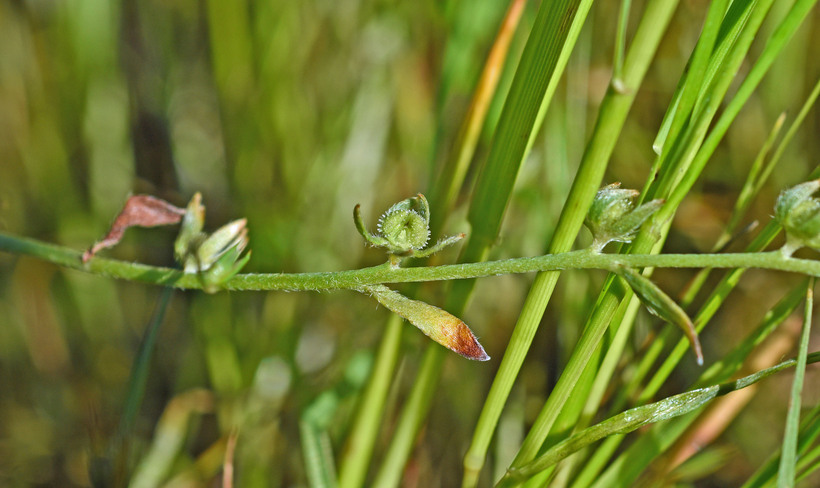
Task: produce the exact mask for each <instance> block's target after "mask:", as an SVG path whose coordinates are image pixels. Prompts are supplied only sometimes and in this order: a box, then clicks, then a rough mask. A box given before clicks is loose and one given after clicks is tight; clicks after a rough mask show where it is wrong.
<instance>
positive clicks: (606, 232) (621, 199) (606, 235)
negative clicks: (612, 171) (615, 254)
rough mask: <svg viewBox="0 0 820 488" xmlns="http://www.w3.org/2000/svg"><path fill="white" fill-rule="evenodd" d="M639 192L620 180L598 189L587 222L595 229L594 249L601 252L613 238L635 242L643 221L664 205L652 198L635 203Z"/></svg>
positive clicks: (591, 228)
mask: <svg viewBox="0 0 820 488" xmlns="http://www.w3.org/2000/svg"><path fill="white" fill-rule="evenodd" d="M638 195H640V193H639V192H638V191H637V190H627V189H623V188H621V184H620V183H612V184H611V185H607V186H605V187H603V188H601V189H600V190H598V193H597V194H596V195H595V200H593V202H592V206H590V208H589V212H588V213H587V218H586V221H585V222H584V223H585V224H586V226H587V228H589V230H590V231H591V232H592V237H593V241H592V246H591V248H592V250H594V251H595V252H601V251H602V250H603V249H604V247H605V246H606V245H607V244H609V243H610V242H613V241H615V242H632V239H633V238H634V237H635V233H636V232H637V231H638V229H639V228H640V226H641V224H643V223H644V222H645V221H646V219H648V218H649V217H650V216H651V215H652V214H653V213H655V212H656V211H657V210H658V209H659V208H661V205H663V200H652V201H651V202H647V203H644V204H643V205H639V206H636V205H635V200H636V199H637V198H638Z"/></svg>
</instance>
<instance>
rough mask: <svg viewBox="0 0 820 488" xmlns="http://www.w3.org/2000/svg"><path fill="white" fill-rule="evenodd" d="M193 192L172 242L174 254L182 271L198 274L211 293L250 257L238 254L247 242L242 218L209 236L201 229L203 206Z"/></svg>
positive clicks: (198, 195)
mask: <svg viewBox="0 0 820 488" xmlns="http://www.w3.org/2000/svg"><path fill="white" fill-rule="evenodd" d="M201 202H202V196H201V195H200V194H199V193H197V194H196V195H194V197H193V198H192V199H191V202H190V203H189V204H188V207H187V209H186V211H185V216H184V217H183V219H182V227H181V228H180V230H179V235H178V236H177V240H176V242H175V243H174V255H175V256H176V259H177V261H179V263H180V264H181V265H182V269H183V270H184V271H185V272H186V273H191V274H199V276H200V278H201V280H202V285H203V288H204V289H205V291H206V292H208V293H214V292H216V291H218V290H219V289H220V286H221V285H222V284H223V283H225V282H226V281H228V280H229V279H231V278H232V277H233V276H234V275H235V274H237V273H238V272H239V271H240V270H241V269H242V267H243V266H245V264H246V263H247V262H248V259H250V253H248V254H246V255H244V256H242V252H243V251H244V250H245V247H247V245H248V227H247V224H248V222H247V220H246V219H239V220H234V221H233V222H231V223H229V224H226V225H223V226H222V227H220V228H219V229H217V230H216V232H214V233H213V234H211V235H208V234H206V233H204V232H202V228H203V226H204V223H205V207H204V206H202V203H201Z"/></svg>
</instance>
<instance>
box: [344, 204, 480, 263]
mask: <svg viewBox="0 0 820 488" xmlns="http://www.w3.org/2000/svg"><path fill="white" fill-rule="evenodd" d="M353 222H354V223H355V224H356V229H357V230H358V231H359V234H361V235H362V237H364V240H366V241H367V242H368V243H369V244H371V245H373V246H376V247H383V248H385V249H387V252H388V253H389V254H390V262H391V263H392V264H393V265H395V266H398V264H399V262H400V261H401V258H408V257H413V258H424V257H427V256H430V255H432V254H435V253H437V252H439V251H441V250H442V249H444V248H445V247H447V246H452V245H453V244H455V243H456V242H458V241H460V240H461V239H463V238H464V234H458V235H455V236H449V237H444V238H442V239H441V240H440V241H438V242H437V243H435V244H434V245H432V246H430V247H428V248H426V249H425V246H427V242H428V241H429V240H430V205H429V204H428V203H427V199H426V198H424V195H422V194H421V193H419V194H418V195H416V196H414V197H411V198H408V199H406V200H402V201H400V202H399V203H397V204H395V205H393V206H392V207H390V208H389V209H388V210H387V212H385V213H384V214H383V215H382V216H381V217H380V218H379V225H378V232H377V233H376V234H371V233H370V232H369V231H368V230H367V227H366V226H365V225H364V221H363V220H362V215H361V213H360V207H359V205H356V207H355V208H353Z"/></svg>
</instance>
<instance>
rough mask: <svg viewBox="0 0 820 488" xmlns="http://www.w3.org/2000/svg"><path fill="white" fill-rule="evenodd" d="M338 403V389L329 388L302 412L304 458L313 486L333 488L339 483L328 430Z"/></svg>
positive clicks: (300, 434)
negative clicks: (335, 390)
mask: <svg viewBox="0 0 820 488" xmlns="http://www.w3.org/2000/svg"><path fill="white" fill-rule="evenodd" d="M338 405H339V397H338V395H337V394H336V392H334V391H326V392H324V393H322V394H321V395H319V396H318V397H317V398H316V400H314V401H313V402H312V403H311V404H310V405H309V406H308V407H307V408H306V409H305V410H304V411H303V412H302V416H301V418H300V419H299V437H300V439H301V441H302V445H301V448H302V460H303V462H304V463H305V472H306V473H307V478H308V481H309V482H310V486H312V487H317V488H333V487H335V486H336V469H335V464H334V462H333V450H332V449H331V445H330V435H329V434H328V432H327V429H328V427H329V425H330V424H331V422H332V420H333V416H334V415H335V413H336V410H337V408H338Z"/></svg>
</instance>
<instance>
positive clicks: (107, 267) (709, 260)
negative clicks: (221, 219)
mask: <svg viewBox="0 0 820 488" xmlns="http://www.w3.org/2000/svg"><path fill="white" fill-rule="evenodd" d="M0 250H2V251H7V252H11V253H17V254H26V255H29V256H34V257H36V258H39V259H42V260H44V261H48V262H51V263H54V264H57V265H60V266H64V267H67V268H73V269H78V270H81V271H86V272H89V273H93V274H97V275H101V276H107V277H111V278H118V279H124V280H129V281H138V282H143V283H150V284H154V285H163V286H173V287H176V288H186V289H198V288H202V283H201V282H200V281H199V278H198V277H197V276H196V275H192V274H184V273H182V272H181V271H179V270H175V269H171V268H162V267H157V266H148V265H145V264H138V263H129V262H125V261H118V260H114V259H105V258H99V257H95V258H93V259H91V260H90V261H89V262H88V263H85V264H83V263H82V260H81V259H80V257H81V254H82V253H80V252H79V251H75V250H73V249H69V248H66V247H62V246H56V245H53V244H47V243H44V242H41V241H37V240H34V239H28V238H22V237H15V236H12V235H9V234H4V233H2V232H0ZM616 266H628V267H632V268H644V267H654V268H761V269H770V270H776V271H787V272H792V273H800V274H803V275H807V276H816V277H820V261H815V260H809V259H795V258H791V257H786V256H784V255H783V253H781V252H780V251H772V252H760V253H736V254H659V255H651V254H597V253H594V252H592V251H590V250H588V249H585V250H580V251H572V252H567V253H562V254H547V255H544V256H537V257H529V258H513V259H504V260H501V261H485V262H480V263H465V264H447V265H442V266H429V267H420V268H397V267H393V266H391V265H389V264H388V263H385V264H382V265H379V266H373V267H370V268H362V269H355V270H346V271H334V272H321V273H248V274H240V275H237V276H235V277H233V278H232V279H231V280H230V281H228V282H227V283H225V285H224V287H225V288H226V289H228V290H283V291H306V290H338V289H355V288H359V287H361V286H362V285H374V284H379V283H407V282H419V281H440V280H460V279H468V278H480V277H484V276H497V275H505V274H517V273H533V272H536V271H555V270H566V269H603V270H611V269H613V268H614V267H616Z"/></svg>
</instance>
